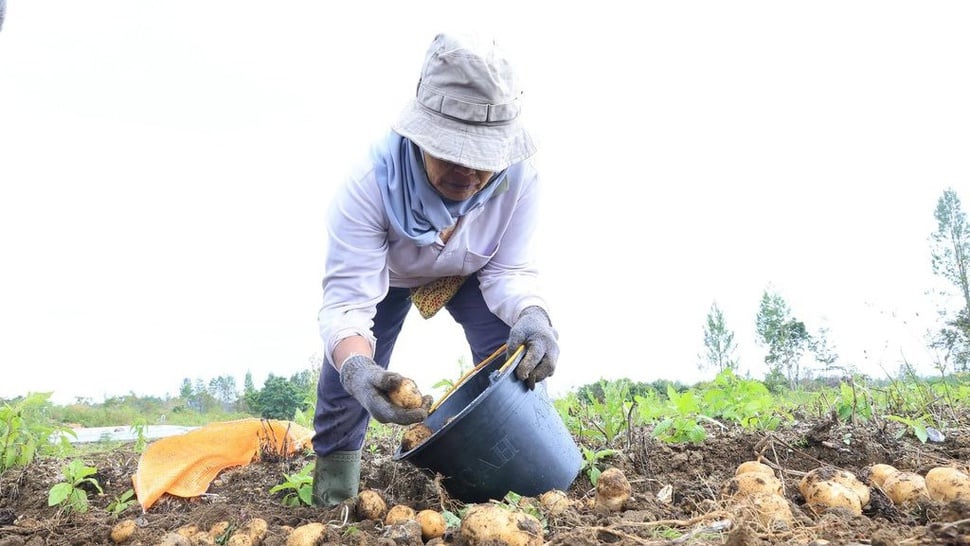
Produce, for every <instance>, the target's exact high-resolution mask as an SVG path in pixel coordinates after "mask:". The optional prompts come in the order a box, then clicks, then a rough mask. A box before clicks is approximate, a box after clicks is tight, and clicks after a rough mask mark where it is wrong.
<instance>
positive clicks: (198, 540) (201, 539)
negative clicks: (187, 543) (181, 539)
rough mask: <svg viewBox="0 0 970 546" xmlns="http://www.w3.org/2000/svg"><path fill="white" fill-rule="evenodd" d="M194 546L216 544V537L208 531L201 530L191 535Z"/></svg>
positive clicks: (212, 545)
mask: <svg viewBox="0 0 970 546" xmlns="http://www.w3.org/2000/svg"><path fill="white" fill-rule="evenodd" d="M190 540H191V541H192V545H193V546H215V544H216V539H215V537H213V536H212V535H211V534H209V533H208V532H206V531H199V532H198V533H196V534H194V535H192V537H190Z"/></svg>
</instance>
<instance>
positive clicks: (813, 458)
mask: <svg viewBox="0 0 970 546" xmlns="http://www.w3.org/2000/svg"><path fill="white" fill-rule="evenodd" d="M768 439H770V440H771V442H772V444H774V443H775V442H777V443H779V444H781V445H783V446H785V447H786V448H788V449H790V450H791V451H792V452H793V453H797V454H799V455H801V456H802V457H805V458H806V459H808V460H810V461H812V462H814V463H815V464H817V465H818V466H828V464H827V463H825V462H823V461H820V460H818V459H816V458H815V457H812V456H811V455H809V454H808V453H805V452H804V451H802V450H800V449H798V448H796V447H794V446H792V445H791V444H789V443H788V442H785V441H784V440H781V439H779V438H778V437H776V436H774V435H768V437H767V438H766V440H768ZM772 451H774V447H773V446H772ZM774 466H776V467H777V469H778V470H781V471H782V472H785V473H786V474H791V475H793V476H804V475H805V473H804V472H799V471H797V470H787V469H784V468H782V467H781V466H779V465H777V464H776V465H774Z"/></svg>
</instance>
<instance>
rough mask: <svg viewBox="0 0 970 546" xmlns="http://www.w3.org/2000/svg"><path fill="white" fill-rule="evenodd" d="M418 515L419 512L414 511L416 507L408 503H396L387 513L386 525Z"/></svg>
mask: <svg viewBox="0 0 970 546" xmlns="http://www.w3.org/2000/svg"><path fill="white" fill-rule="evenodd" d="M416 516H417V513H416V512H415V511H414V508H411V507H410V506H408V505H406V504H395V505H394V506H392V507H391V509H390V510H388V511H387V515H386V516H384V525H397V524H399V523H404V522H405V521H407V520H409V519H414V518H415V517H416Z"/></svg>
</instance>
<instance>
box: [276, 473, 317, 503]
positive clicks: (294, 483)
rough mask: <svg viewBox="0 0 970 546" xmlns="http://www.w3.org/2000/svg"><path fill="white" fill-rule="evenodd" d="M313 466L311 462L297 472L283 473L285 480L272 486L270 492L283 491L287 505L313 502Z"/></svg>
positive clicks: (284, 501)
mask: <svg viewBox="0 0 970 546" xmlns="http://www.w3.org/2000/svg"><path fill="white" fill-rule="evenodd" d="M313 467H314V464H313V463H310V464H308V465H306V466H304V467H303V468H302V469H301V470H300V471H299V472H297V473H295V474H283V478H284V481H283V483H281V484H277V485H274V486H273V487H272V488H270V490H269V492H270V493H283V504H284V505H285V506H300V505H304V506H311V505H312V504H313Z"/></svg>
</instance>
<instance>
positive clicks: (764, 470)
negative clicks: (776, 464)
mask: <svg viewBox="0 0 970 546" xmlns="http://www.w3.org/2000/svg"><path fill="white" fill-rule="evenodd" d="M749 472H750V473H756V474H771V475H772V476H774V475H775V471H774V470H772V469H771V467H770V466H768V465H766V464H765V463H763V462H761V461H745V462H743V463H741V464H739V465H738V468H737V470H735V471H734V475H735V476H737V475H739V474H747V473H749Z"/></svg>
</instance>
